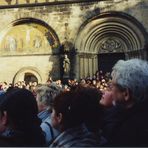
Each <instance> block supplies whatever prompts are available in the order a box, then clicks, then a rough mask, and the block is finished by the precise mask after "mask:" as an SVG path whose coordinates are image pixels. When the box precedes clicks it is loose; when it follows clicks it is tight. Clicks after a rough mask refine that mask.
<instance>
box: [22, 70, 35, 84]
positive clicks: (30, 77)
mask: <svg viewBox="0 0 148 148" xmlns="http://www.w3.org/2000/svg"><path fill="white" fill-rule="evenodd" d="M24 81H25V82H26V84H29V82H37V83H38V79H37V77H36V76H35V75H33V74H32V73H25V76H24Z"/></svg>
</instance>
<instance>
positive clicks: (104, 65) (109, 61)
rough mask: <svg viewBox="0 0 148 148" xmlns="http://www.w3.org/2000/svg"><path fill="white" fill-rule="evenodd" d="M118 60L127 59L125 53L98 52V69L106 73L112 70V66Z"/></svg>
mask: <svg viewBox="0 0 148 148" xmlns="http://www.w3.org/2000/svg"><path fill="white" fill-rule="evenodd" d="M118 60H125V54H124V53H103V54H98V69H99V71H100V70H102V71H103V72H104V73H106V72H111V71H112V67H113V66H114V65H115V63H116V62H117V61H118Z"/></svg>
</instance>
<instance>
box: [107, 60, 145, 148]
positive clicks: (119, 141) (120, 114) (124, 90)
mask: <svg viewBox="0 0 148 148" xmlns="http://www.w3.org/2000/svg"><path fill="white" fill-rule="evenodd" d="M111 91H112V97H113V104H114V110H113V111H112V112H110V114H112V118H111V120H110V122H111V121H112V126H111V127H110V128H112V130H111V131H112V133H111V134H110V135H111V136H110V139H109V142H108V146H134V147H135V146H138V147H141V146H148V116H147V113H148V93H147V92H148V63H147V61H143V60H140V59H130V60H126V61H124V60H120V61H118V62H117V63H116V64H115V66H114V67H113V71H112V88H111Z"/></svg>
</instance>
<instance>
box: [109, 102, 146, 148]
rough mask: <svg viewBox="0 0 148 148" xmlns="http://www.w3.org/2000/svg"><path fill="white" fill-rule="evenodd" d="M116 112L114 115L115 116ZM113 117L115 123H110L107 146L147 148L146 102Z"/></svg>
mask: <svg viewBox="0 0 148 148" xmlns="http://www.w3.org/2000/svg"><path fill="white" fill-rule="evenodd" d="M117 112H118V111H117ZM117 112H116V111H115V112H114V114H115V115H117ZM112 114H113V113H112ZM114 117H116V118H117V121H116V122H115V124H113V123H112V124H113V125H112V128H113V129H112V131H111V135H110V137H109V142H108V146H132V147H135V146H136V147H137V146H138V147H141V146H148V101H144V102H142V103H138V104H136V105H134V106H133V107H132V108H130V109H127V110H122V111H121V113H120V114H119V112H118V116H114ZM113 120H114V119H113Z"/></svg>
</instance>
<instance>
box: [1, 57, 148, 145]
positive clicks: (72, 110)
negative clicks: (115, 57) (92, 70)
mask: <svg viewBox="0 0 148 148" xmlns="http://www.w3.org/2000/svg"><path fill="white" fill-rule="evenodd" d="M111 77H112V78H111ZM147 92H148V62H147V61H143V60H140V59H131V60H126V61H124V60H120V61H118V62H117V63H116V64H115V65H114V67H113V70H112V72H111V74H110V73H107V74H105V75H103V72H102V71H99V72H96V74H95V75H94V76H93V77H92V78H91V77H89V76H88V77H87V78H85V79H81V80H80V81H79V82H78V81H77V80H68V83H67V84H66V85H63V84H62V82H61V80H57V81H52V79H49V81H48V82H47V84H37V83H36V82H32V83H31V82H30V83H29V84H27V85H26V84H25V82H18V83H17V84H15V85H14V86H13V85H12V84H9V85H8V84H7V83H6V82H4V83H2V84H1V92H0V146H25V147H34V146H37V147H40V146H41V147H42V146H48V147H99V146H112V147H114V146H134V147H135V146H138V147H141V146H148V126H147V125H148V117H147V112H148V93H147Z"/></svg>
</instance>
